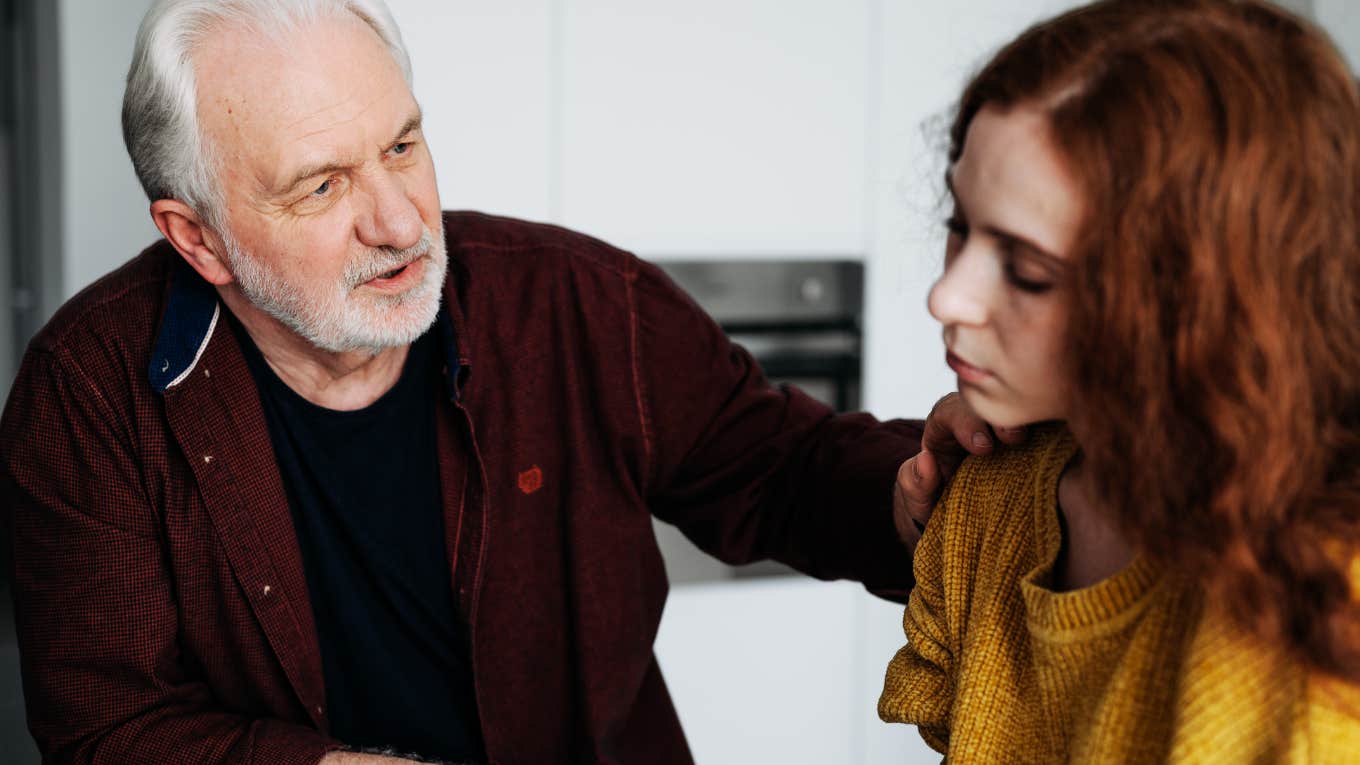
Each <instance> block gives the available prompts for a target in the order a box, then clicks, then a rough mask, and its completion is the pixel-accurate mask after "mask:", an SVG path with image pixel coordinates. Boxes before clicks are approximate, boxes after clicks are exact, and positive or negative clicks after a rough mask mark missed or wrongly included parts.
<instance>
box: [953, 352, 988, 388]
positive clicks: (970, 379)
mask: <svg viewBox="0 0 1360 765" xmlns="http://www.w3.org/2000/svg"><path fill="white" fill-rule="evenodd" d="M944 360H945V363H946V364H948V365H949V368H950V369H952V370H954V373H955V374H957V375H958V376H959V380H961V381H963V382H966V383H973V384H978V383H981V382H984V381H986V380H988V379H990V378H991V376H992V373H991V372H988V371H987V370H985V369H980V368H978V367H975V366H973V365H972V364H969V363H968V362H966V361H964V360H963V359H961V358H959V357H958V356H955V355H954V354H953V352H951V351H945V355H944Z"/></svg>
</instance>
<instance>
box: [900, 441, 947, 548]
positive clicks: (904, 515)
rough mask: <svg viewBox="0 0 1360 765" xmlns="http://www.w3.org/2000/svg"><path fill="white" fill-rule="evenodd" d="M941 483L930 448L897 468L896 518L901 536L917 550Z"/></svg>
mask: <svg viewBox="0 0 1360 765" xmlns="http://www.w3.org/2000/svg"><path fill="white" fill-rule="evenodd" d="M942 486H943V481H942V480H941V475H940V470H939V465H938V463H936V461H935V458H934V455H932V454H931V453H930V452H928V451H925V450H922V451H921V452H920V453H919V454H917V455H916V456H915V457H912V458H911V459H909V460H907V461H906V462H904V463H902V467H900V468H898V471H897V486H896V488H895V489H894V491H893V520H894V521H895V522H896V525H897V532H898V535H899V536H901V537H902V541H903V543H904V544H906V545H907V547H908V548H913V549H914V548H915V546H916V542H917V541H918V540H920V538H921V532H922V531H923V530H924V529H925V527H926V521H928V520H930V514H931V512H932V511H933V510H934V509H935V500H936V499H937V498H938V497H939V494H940V489H941V487H942Z"/></svg>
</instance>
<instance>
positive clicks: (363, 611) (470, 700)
mask: <svg viewBox="0 0 1360 765" xmlns="http://www.w3.org/2000/svg"><path fill="white" fill-rule="evenodd" d="M233 325H234V327H233V328H234V329H235V330H236V334H237V336H238V337H239V338H240V339H241V343H242V346H243V347H244V348H245V351H246V358H247V360H248V362H249V366H250V369H251V373H252V374H253V375H254V377H255V382H256V385H257V386H258V388H259V391H260V400H261V402H262V403H263V405H264V411H265V419H266V420H267V422H268V423H269V436H270V440H271V441H272V442H273V445H274V452H275V454H276V455H277V458H278V464H279V470H280V472H281V473H282V476H283V485H284V488H285V489H286V491H287V494H288V505H289V509H290V511H291V512H292V516H293V527H294V528H295V529H296V532H297V538H298V544H299V545H300V547H301V548H302V560H303V567H304V570H305V573H306V577H307V589H308V594H309V595H310V596H311V601H312V613H313V616H314V617H315V620H316V629H317V637H318V638H319V640H320V644H321V658H322V664H323V668H324V671H325V679H326V703H327V705H328V706H329V707H330V712H329V715H330V722H331V734H332V735H334V736H335V737H336V738H337V739H339V740H341V741H344V742H345V743H346V744H349V745H351V746H356V747H391V748H393V749H396V750H397V751H399V752H402V753H411V754H419V755H423V756H425V757H433V758H439V759H450V760H458V761H466V760H480V759H482V758H483V756H484V753H483V745H482V738H481V730H480V725H479V723H478V717H477V706H476V698H475V696H474V693H473V686H472V672H471V667H470V666H469V663H468V651H467V647H466V642H465V639H464V630H463V624H462V620H461V618H460V616H459V614H458V612H457V610H456V607H455V604H454V597H453V587H452V574H451V571H450V567H449V559H448V554H447V551H446V549H445V546H444V545H445V535H444V514H443V503H442V501H441V498H440V486H439V464H438V456H437V454H436V444H435V417H436V406H437V399H436V397H437V396H439V395H442V383H441V380H440V378H439V369H440V367H441V363H440V358H439V356H440V350H439V347H438V339H439V338H438V333H437V332H427V333H426V334H425V336H424V337H422V338H421V339H420V340H417V341H416V342H415V343H413V344H412V346H411V349H410V352H409V354H408V357H407V359H406V363H405V366H404V367H403V369H402V373H401V378H400V379H399V380H398V382H397V384H396V385H395V386H394V387H393V388H392V389H391V390H389V391H388V392H387V393H386V394H384V395H383V396H382V397H381V398H379V399H378V400H377V401H375V402H373V404H371V405H370V406H368V407H366V408H364V409H360V410H357V411H349V412H342V411H335V410H332V409H326V408H324V407H320V406H317V405H315V404H313V403H311V402H310V401H307V400H306V399H304V398H303V397H302V396H300V395H298V394H297V393H296V392H294V391H293V390H292V389H291V388H289V387H288V385H287V384H286V383H284V382H283V381H282V380H280V379H279V377H278V375H276V374H275V373H274V371H273V370H272V369H271V368H270V367H269V365H268V363H267V362H266V361H265V359H264V357H263V355H261V353H260V351H259V349H258V348H257V347H256V346H255V345H254V343H253V342H251V340H250V338H249V336H248V335H247V334H246V332H245V331H244V329H243V328H241V326H240V325H239V323H237V322H234V321H233Z"/></svg>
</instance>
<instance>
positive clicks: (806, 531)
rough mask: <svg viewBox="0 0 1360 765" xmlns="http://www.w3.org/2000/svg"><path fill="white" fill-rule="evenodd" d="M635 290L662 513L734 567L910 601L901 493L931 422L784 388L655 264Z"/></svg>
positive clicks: (636, 331) (648, 443) (651, 458)
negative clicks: (896, 490)
mask: <svg viewBox="0 0 1360 765" xmlns="http://www.w3.org/2000/svg"><path fill="white" fill-rule="evenodd" d="M629 289H630V295H629V310H630V327H629V331H630V333H631V338H630V340H631V344H632V348H633V370H632V371H633V378H634V379H633V385H634V391H635V394H636V398H637V401H638V411H639V418H640V420H641V424H642V430H643V434H644V441H645V448H646V452H647V460H646V462H647V469H646V473H647V476H646V492H647V500H648V503H649V505H650V507H651V508H652V511H653V513H654V514H655V515H656V516H657V517H659V518H660V519H662V520H664V521H668V522H670V523H672V524H675V525H676V526H678V527H679V528H680V530H681V531H683V532H684V533H685V535H686V536H688V537H689V538H690V540H692V541H693V542H694V543H695V544H696V545H698V546H699V547H700V548H701V549H703V550H705V551H707V552H709V553H710V554H712V555H714V556H716V557H718V558H720V559H722V560H724V561H727V562H728V563H732V564H740V563H747V562H751V561H754V560H759V559H763V558H773V559H775V560H779V561H782V562H784V563H786V564H788V565H791V566H793V567H794V568H796V569H798V570H800V571H802V572H804V573H807V574H810V575H812V576H814V577H818V578H821V579H854V580H858V581H861V582H864V583H865V584H866V585H867V586H868V587H870V589H873V590H875V591H877V592H879V593H880V594H884V595H887V596H889V597H891V596H893V595H896V596H897V597H899V598H905V594H906V592H908V591H909V590H910V587H911V563H910V556H909V555H908V553H907V552H906V549H905V548H904V547H903V546H902V544H901V542H900V541H899V538H898V535H897V531H896V527H895V526H894V523H893V518H892V496H893V485H894V481H895V480H896V475H897V469H898V467H899V466H900V465H901V463H902V462H903V461H904V460H906V459H907V458H909V457H911V456H912V455H913V454H915V453H916V452H917V451H919V449H920V435H921V426H920V423H916V422H907V421H900V420H899V421H893V422H880V421H878V420H877V419H875V418H873V417H871V416H869V415H867V414H835V413H833V412H832V411H831V410H830V409H829V408H828V407H826V406H825V405H823V404H821V403H819V402H817V401H816V400H814V399H812V398H811V397H809V396H808V395H806V394H805V393H803V392H802V391H800V390H798V389H796V388H793V387H775V386H772V385H771V384H770V383H769V382H768V381H767V380H766V378H765V376H764V374H763V373H762V371H761V369H760V367H759V366H758V365H757V364H756V362H755V361H754V360H753V359H752V357H751V355H750V354H748V353H747V352H746V351H745V350H744V349H742V348H741V347H740V346H737V345H734V344H732V343H731V342H729V341H728V339H727V338H726V336H725V335H724V334H723V332H722V330H721V329H720V328H719V327H718V326H717V325H716V324H715V323H714V322H713V321H712V319H710V318H709V317H708V316H707V315H705V314H704V312H703V311H702V310H701V309H700V308H699V307H698V306H697V305H695V304H694V302H693V301H692V300H690V298H689V297H688V296H687V295H686V294H685V293H684V292H683V291H681V290H680V289H679V288H677V287H676V286H675V285H674V284H672V283H671V281H670V279H669V278H667V277H666V276H665V274H664V273H662V272H661V271H660V269H658V268H656V267H655V266H652V265H650V264H647V263H642V262H637V272H636V274H635V277H634V278H633V279H632V280H631V282H630V285H629Z"/></svg>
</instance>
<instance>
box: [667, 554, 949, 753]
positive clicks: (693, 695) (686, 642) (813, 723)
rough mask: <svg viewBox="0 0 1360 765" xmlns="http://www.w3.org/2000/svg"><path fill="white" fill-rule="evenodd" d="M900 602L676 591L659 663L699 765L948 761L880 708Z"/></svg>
mask: <svg viewBox="0 0 1360 765" xmlns="http://www.w3.org/2000/svg"><path fill="white" fill-rule="evenodd" d="M901 623H902V606H900V605H897V604H894V603H888V602H887V601H883V600H879V599H878V598H875V597H873V596H872V595H869V594H868V593H866V592H865V591H864V589H863V588H861V587H860V586H859V585H857V584H851V583H848V582H838V583H825V582H817V581H813V580H810V579H802V578H795V577H770V578H757V579H743V580H726V581H722V582H713V583H704V584H686V585H680V586H676V587H673V588H672V589H671V596H670V599H669V600H668V601H667V602H666V611H665V613H664V615H663V616H662V619H661V631H660V634H659V636H658V638H657V641H656V655H657V661H658V662H659V663H660V664H661V671H662V673H663V674H664V675H665V678H666V685H667V686H668V687H669V688H670V691H671V696H672V698H673V699H674V701H675V706H676V710H677V711H678V712H679V715H680V721H681V723H682V724H683V725H684V726H685V734H686V736H687V737H688V739H689V743H690V747H691V748H692V750H693V753H694V759H695V762H698V763H700V765H724V763H742V764H743V765H744V764H745V763H763V762H779V763H787V764H788V765H804V764H805V765H823V764H824V763H847V764H848V765H861V764H866V765H867V763H893V764H894V765H924V763H936V762H939V761H940V755H939V754H938V753H935V752H934V751H932V750H931V749H929V747H927V746H926V745H925V744H924V743H923V742H922V741H921V739H920V736H919V735H918V734H917V732H916V729H915V728H914V727H908V726H905V725H888V724H886V723H883V722H881V721H879V719H878V715H877V713H876V711H875V708H876V705H877V703H878V694H879V692H880V691H881V690H882V688H883V673H884V670H885V669H886V668H887V666H888V660H889V659H890V658H892V655H893V653H894V652H895V651H896V650H897V648H898V647H900V646H901V645H902V641H903V638H902V628H901Z"/></svg>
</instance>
